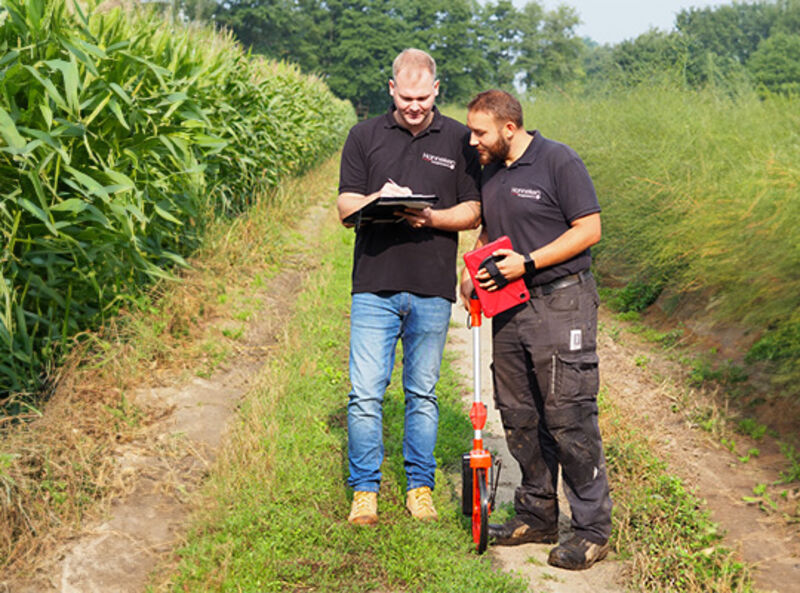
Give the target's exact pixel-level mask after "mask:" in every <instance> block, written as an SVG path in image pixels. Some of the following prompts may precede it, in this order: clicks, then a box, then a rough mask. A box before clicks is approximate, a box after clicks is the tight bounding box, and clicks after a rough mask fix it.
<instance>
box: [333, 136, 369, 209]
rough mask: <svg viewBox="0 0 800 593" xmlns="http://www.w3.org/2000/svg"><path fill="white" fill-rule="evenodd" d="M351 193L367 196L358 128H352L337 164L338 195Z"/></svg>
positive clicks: (364, 167) (364, 157) (365, 166)
mask: <svg viewBox="0 0 800 593" xmlns="http://www.w3.org/2000/svg"><path fill="white" fill-rule="evenodd" d="M345 192H352V193H356V194H361V195H367V194H368V193H369V192H368V191H367V159H366V156H365V154H364V149H363V143H362V142H361V139H360V136H359V133H358V126H353V127H352V128H351V129H350V133H349V134H348V135H347V140H345V143H344V147H343V148H342V160H341V162H340V164H339V193H340V194H341V193H345Z"/></svg>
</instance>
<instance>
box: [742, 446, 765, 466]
mask: <svg viewBox="0 0 800 593" xmlns="http://www.w3.org/2000/svg"><path fill="white" fill-rule="evenodd" d="M759 455H761V450H760V449H758V448H756V447H750V448H749V449H748V450H747V455H743V456H742V457H739V461H741V462H742V463H747V462H748V461H750V459H751V458H753V457H758V456H759Z"/></svg>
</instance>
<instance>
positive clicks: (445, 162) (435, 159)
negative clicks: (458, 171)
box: [422, 152, 456, 171]
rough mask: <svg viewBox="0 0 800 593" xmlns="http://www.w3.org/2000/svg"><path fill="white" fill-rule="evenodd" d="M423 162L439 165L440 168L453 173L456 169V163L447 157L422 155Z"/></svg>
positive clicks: (424, 153) (429, 154) (425, 153)
mask: <svg viewBox="0 0 800 593" xmlns="http://www.w3.org/2000/svg"><path fill="white" fill-rule="evenodd" d="M422 160H423V161H427V162H429V163H431V164H432V165H437V166H439V167H446V168H448V169H450V170H451V171H452V170H453V169H455V168H456V162H455V161H454V160H453V159H448V158H447V157H443V156H438V155H435V154H431V153H429V152H423V153H422Z"/></svg>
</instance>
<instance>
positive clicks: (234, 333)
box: [222, 325, 245, 340]
mask: <svg viewBox="0 0 800 593" xmlns="http://www.w3.org/2000/svg"><path fill="white" fill-rule="evenodd" d="M244 330H245V326H244V325H240V326H239V327H237V328H236V329H230V328H225V329H223V330H222V335H223V336H225V337H226V338H228V339H230V340H238V339H239V338H241V337H242V336H243V335H244Z"/></svg>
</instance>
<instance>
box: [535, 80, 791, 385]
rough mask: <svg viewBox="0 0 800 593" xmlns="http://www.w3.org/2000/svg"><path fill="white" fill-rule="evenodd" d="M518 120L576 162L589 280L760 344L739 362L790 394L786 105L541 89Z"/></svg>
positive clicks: (692, 94)
mask: <svg viewBox="0 0 800 593" xmlns="http://www.w3.org/2000/svg"><path fill="white" fill-rule="evenodd" d="M525 122H526V127H528V128H530V129H533V128H538V129H539V130H541V132H542V133H543V134H544V135H545V136H548V137H551V138H553V139H556V140H559V141H562V142H565V143H567V144H570V145H571V146H572V147H573V148H575V149H576V150H577V151H578V152H579V154H580V155H581V156H582V158H583V159H584V161H585V162H586V164H587V166H588V168H589V171H590V173H591V175H592V178H593V179H594V182H595V185H596V187H597V191H598V195H599V198H600V204H601V206H602V208H603V231H604V236H603V240H602V241H601V243H600V244H599V245H598V246H597V248H596V249H595V250H594V252H595V255H596V263H597V266H598V269H599V270H600V271H601V272H602V273H604V274H605V275H606V276H612V277H617V278H618V279H621V280H622V281H624V282H626V283H628V282H634V283H636V284H634V287H633V288H635V291H634V292H636V293H641V295H644V296H647V295H649V297H648V299H649V300H650V301H651V302H652V300H654V299H655V298H656V297H657V296H658V293H659V290H660V289H661V288H664V290H665V291H666V293H667V294H668V295H669V296H671V297H672V298H671V299H667V300H664V302H665V303H666V304H671V305H672V306H673V310H674V308H678V307H680V306H682V305H683V304H686V303H688V302H692V303H693V304H694V305H695V306H697V305H698V304H699V309H700V310H701V311H703V313H702V314H704V315H705V314H711V315H712V316H714V317H715V318H716V319H717V320H721V321H728V322H735V323H737V324H739V325H741V326H744V328H746V329H748V330H750V331H752V332H756V334H757V335H760V336H763V338H762V340H761V342H759V344H757V348H755V349H754V351H753V353H752V354H751V359H756V358H758V359H771V360H773V362H775V363H776V365H777V371H778V372H777V373H776V378H777V379H778V384H779V386H781V387H783V388H784V389H785V390H786V391H788V392H790V393H793V394H794V395H795V396H796V395H798V394H800V391H798V388H797V385H798V384H800V383H799V382H798V381H797V379H799V378H800V362H798V361H800V338H798V335H800V312H799V311H800V227H798V226H797V220H798V219H800V199H798V188H799V187H800V99H798V98H797V97H795V98H782V97H771V98H769V99H768V100H760V99H759V98H758V97H757V96H755V95H754V94H748V93H746V92H744V93H742V94H739V95H736V96H732V95H731V94H723V93H720V92H715V91H713V90H706V91H690V90H684V89H680V88H677V87H675V86H670V85H654V86H640V87H637V88H629V89H618V90H616V91H615V92H614V93H611V94H606V95H598V96H586V95H580V96H578V95H576V96H572V95H570V94H568V93H559V94H556V93H553V94H542V95H536V96H535V97H534V98H533V100H532V101H531V102H530V103H528V104H526V105H525ZM637 298H638V297H637ZM641 304H642V305H647V304H649V302H644V303H641ZM792 378H793V379H794V380H792Z"/></svg>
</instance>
